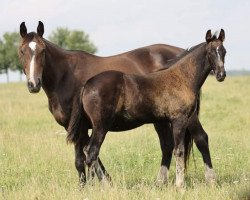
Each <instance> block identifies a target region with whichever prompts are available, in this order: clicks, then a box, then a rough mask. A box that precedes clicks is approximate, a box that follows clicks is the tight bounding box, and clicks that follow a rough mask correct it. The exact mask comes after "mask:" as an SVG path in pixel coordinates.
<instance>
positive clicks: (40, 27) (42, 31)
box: [37, 21, 44, 37]
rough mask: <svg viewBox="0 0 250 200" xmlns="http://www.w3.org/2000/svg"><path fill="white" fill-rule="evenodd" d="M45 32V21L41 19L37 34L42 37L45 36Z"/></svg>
mask: <svg viewBox="0 0 250 200" xmlns="http://www.w3.org/2000/svg"><path fill="white" fill-rule="evenodd" d="M43 33H44V26H43V23H42V22H41V21H39V22H38V26H37V34H38V35H39V36H40V37H43Z"/></svg>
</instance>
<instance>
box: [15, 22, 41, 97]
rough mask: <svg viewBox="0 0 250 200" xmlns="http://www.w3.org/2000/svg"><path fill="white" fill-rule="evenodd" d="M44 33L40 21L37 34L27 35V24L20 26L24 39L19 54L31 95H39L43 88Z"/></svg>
mask: <svg viewBox="0 0 250 200" xmlns="http://www.w3.org/2000/svg"><path fill="white" fill-rule="evenodd" d="M43 33H44V26H43V23H42V22H40V21H39V24H38V27H37V33H35V32H30V33H27V28H26V26H25V23H24V22H22V23H21V25H20V35H21V37H22V39H21V42H20V45H19V49H18V53H19V59H20V62H21V64H22V66H23V72H24V74H25V75H26V78H27V86H28V89H29V91H30V92H31V93H37V92H39V91H40V88H41V86H42V73H43V68H44V65H45V44H44V42H43V40H42V37H43Z"/></svg>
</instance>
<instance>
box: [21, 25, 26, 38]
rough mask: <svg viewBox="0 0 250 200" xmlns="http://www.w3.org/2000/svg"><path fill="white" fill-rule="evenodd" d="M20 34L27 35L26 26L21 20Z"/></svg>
mask: <svg viewBox="0 0 250 200" xmlns="http://www.w3.org/2000/svg"><path fill="white" fill-rule="evenodd" d="M20 35H21V36H22V37H24V36H25V35H27V28H26V26H25V22H22V23H21V24H20Z"/></svg>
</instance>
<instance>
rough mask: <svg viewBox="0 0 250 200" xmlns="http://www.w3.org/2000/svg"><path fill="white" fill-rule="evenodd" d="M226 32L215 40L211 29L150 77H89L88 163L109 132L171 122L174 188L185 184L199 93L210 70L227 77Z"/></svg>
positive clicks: (85, 106)
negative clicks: (188, 139) (188, 136)
mask: <svg viewBox="0 0 250 200" xmlns="http://www.w3.org/2000/svg"><path fill="white" fill-rule="evenodd" d="M224 37H225V34H224V30H223V29H222V30H221V32H220V35H219V37H218V39H217V37H216V36H213V37H212V35H211V31H210V30H209V31H207V34H206V42H205V43H201V44H199V45H197V46H195V47H193V48H192V49H191V50H187V51H186V52H185V53H184V54H183V55H182V56H180V57H179V58H177V59H176V60H175V63H174V64H172V66H171V67H170V68H169V69H164V70H160V71H158V72H155V73H151V74H147V75H128V74H124V73H122V72H118V71H106V72H103V73H101V74H98V75H96V76H94V77H92V78H91V79H89V80H88V81H87V83H86V85H85V86H84V87H83V90H82V99H81V101H82V105H83V109H84V111H85V113H86V118H87V119H89V121H90V125H91V127H92V130H93V132H92V135H91V138H90V142H89V144H88V146H87V149H86V155H87V158H86V163H87V165H89V166H92V164H95V163H96V160H97V157H98V155H99V151H100V147H101V144H102V143H103V141H104V138H105V135H106V133H107V132H108V131H109V130H117V129H118V130H120V129H124V127H128V126H130V127H138V126H140V125H142V124H145V123H159V122H163V123H165V124H168V123H169V122H170V123H171V125H172V130H173V137H174V153H175V156H176V186H177V187H183V186H184V169H185V160H184V155H185V147H184V144H185V131H186V129H187V127H188V125H189V123H192V121H193V118H194V117H195V118H196V116H197V115H196V112H195V111H196V108H197V106H196V103H197V98H198V94H199V91H200V89H201V86H202V85H203V83H204V81H205V80H206V78H207V76H208V74H209V73H210V71H211V70H213V71H214V73H215V74H216V78H217V80H218V81H220V82H221V81H223V80H224V79H225V77H226V72H225V69H224V57H225V54H226V50H225V48H224V47H223V41H224Z"/></svg>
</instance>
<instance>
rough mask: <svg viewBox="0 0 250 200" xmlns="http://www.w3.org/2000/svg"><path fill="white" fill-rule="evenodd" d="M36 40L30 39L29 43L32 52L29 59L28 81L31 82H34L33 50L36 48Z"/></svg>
mask: <svg viewBox="0 0 250 200" xmlns="http://www.w3.org/2000/svg"><path fill="white" fill-rule="evenodd" d="M36 45H37V44H36V42H34V41H31V42H30V43H29V47H30V49H31V52H32V57H31V61H30V77H29V78H30V81H31V82H33V83H34V84H35V77H34V75H35V56H36V54H35V50H36Z"/></svg>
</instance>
